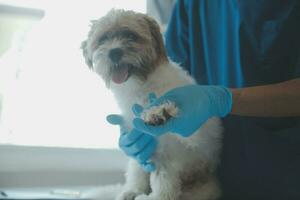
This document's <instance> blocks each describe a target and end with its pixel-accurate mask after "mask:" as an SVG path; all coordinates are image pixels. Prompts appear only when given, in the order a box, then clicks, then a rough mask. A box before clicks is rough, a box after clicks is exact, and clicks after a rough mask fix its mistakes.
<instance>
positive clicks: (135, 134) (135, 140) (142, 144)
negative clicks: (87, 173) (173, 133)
mask: <svg viewBox="0 0 300 200" xmlns="http://www.w3.org/2000/svg"><path fill="white" fill-rule="evenodd" d="M133 112H134V113H135V115H136V116H140V113H141V112H142V108H141V107H139V106H134V107H133ZM106 119H107V121H108V122H109V123H110V124H113V125H119V126H120V132H121V135H120V138H119V147H120V148H121V149H122V150H123V151H124V152H125V153H126V155H128V156H130V157H132V158H134V159H136V160H137V161H138V162H139V163H140V165H141V166H142V168H143V169H144V170H145V171H147V172H151V171H154V170H155V165H154V164H153V163H152V162H150V161H149V159H150V158H151V156H152V154H153V153H154V151H155V149H156V146H157V139H156V138H155V137H153V136H151V135H149V134H145V133H143V132H141V131H138V130H136V129H133V130H131V131H129V132H128V131H127V130H125V128H124V120H123V118H122V116H120V115H108V116H107V118H106Z"/></svg>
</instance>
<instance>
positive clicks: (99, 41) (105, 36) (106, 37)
mask: <svg viewBox="0 0 300 200" xmlns="http://www.w3.org/2000/svg"><path fill="white" fill-rule="evenodd" d="M107 39H108V36H107V35H103V36H102V37H100V38H99V40H98V44H99V45H101V44H103V43H104V42H105V40H107Z"/></svg>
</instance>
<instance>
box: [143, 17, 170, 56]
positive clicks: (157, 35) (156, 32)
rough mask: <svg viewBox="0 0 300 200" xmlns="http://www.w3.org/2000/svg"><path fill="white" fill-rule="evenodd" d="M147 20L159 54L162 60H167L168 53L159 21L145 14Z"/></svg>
mask: <svg viewBox="0 0 300 200" xmlns="http://www.w3.org/2000/svg"><path fill="white" fill-rule="evenodd" d="M145 20H146V21H147V23H148V26H149V29H150V32H151V36H152V39H153V41H154V44H155V49H156V50H157V54H158V55H159V59H160V61H166V60H167V54H166V50H165V46H164V42H163V38H162V34H161V31H160V27H159V25H158V23H157V22H156V21H155V20H154V19H153V18H151V17H149V16H145Z"/></svg>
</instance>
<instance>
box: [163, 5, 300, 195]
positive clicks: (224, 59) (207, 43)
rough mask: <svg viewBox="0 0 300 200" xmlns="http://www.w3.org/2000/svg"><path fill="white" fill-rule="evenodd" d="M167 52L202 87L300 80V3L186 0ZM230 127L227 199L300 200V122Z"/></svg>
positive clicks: (224, 179)
mask: <svg viewBox="0 0 300 200" xmlns="http://www.w3.org/2000/svg"><path fill="white" fill-rule="evenodd" d="M165 46H166V49H167V53H168V56H169V57H170V59H171V60H173V61H175V62H177V63H180V65H181V66H182V67H183V68H184V69H186V70H187V71H188V72H189V73H190V74H191V75H192V76H193V77H194V78H195V79H196V80H197V82H198V84H203V85H223V86H226V87H232V88H242V87H249V86H257V85H266V84H273V83H279V82H282V81H287V80H290V79H294V78H299V77H300V1H299V0H259V1H256V0H178V1H177V2H176V4H175V6H174V9H173V13H172V16H171V19H170V21H169V25H168V29H167V31H166V33H165ZM299 92H300V91H299ZM299 103H300V102H299ZM223 124H224V127H225V131H224V141H223V151H222V155H221V164H220V166H219V170H218V176H219V180H220V182H221V186H222V189H223V199H226V200H227V199H230V200H234V199H238V200H246V199H251V200H255V199H266V200H267V199H268V200H269V199H270V200H276V199H280V200H281V199H282V200H289V199H300V117H283V118H257V117H241V116H234V115H229V116H227V117H225V118H224V119H223Z"/></svg>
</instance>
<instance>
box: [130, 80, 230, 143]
mask: <svg viewBox="0 0 300 200" xmlns="http://www.w3.org/2000/svg"><path fill="white" fill-rule="evenodd" d="M152 96H153V95H152ZM167 100H169V101H171V102H174V103H175V104H176V106H177V107H178V108H179V113H178V116H176V117H174V118H171V119H169V120H168V121H167V122H166V123H165V124H163V125H161V126H151V125H147V124H145V123H144V121H143V120H142V119H140V118H135V119H134V120H133V125H134V127H135V128H136V129H137V130H139V131H142V132H144V133H149V134H151V135H153V136H159V135H162V134H164V133H166V132H173V133H177V134H180V135H181V136H184V137H188V136H190V135H191V134H193V133H194V132H195V131H196V130H197V129H198V128H200V127H201V125H202V124H203V123H204V122H206V121H207V120H208V119H209V118H211V117H215V116H216V117H224V116H226V115H227V114H228V113H229V112H230V111H231V107H232V93H231V91H230V90H229V89H228V88H225V87H222V86H201V85H187V86H182V87H178V88H174V89H172V90H170V91H168V92H166V93H165V94H164V95H162V96H161V97H160V98H158V99H155V98H153V97H152V103H151V105H150V106H155V105H159V104H161V103H163V102H165V101H167Z"/></svg>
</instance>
